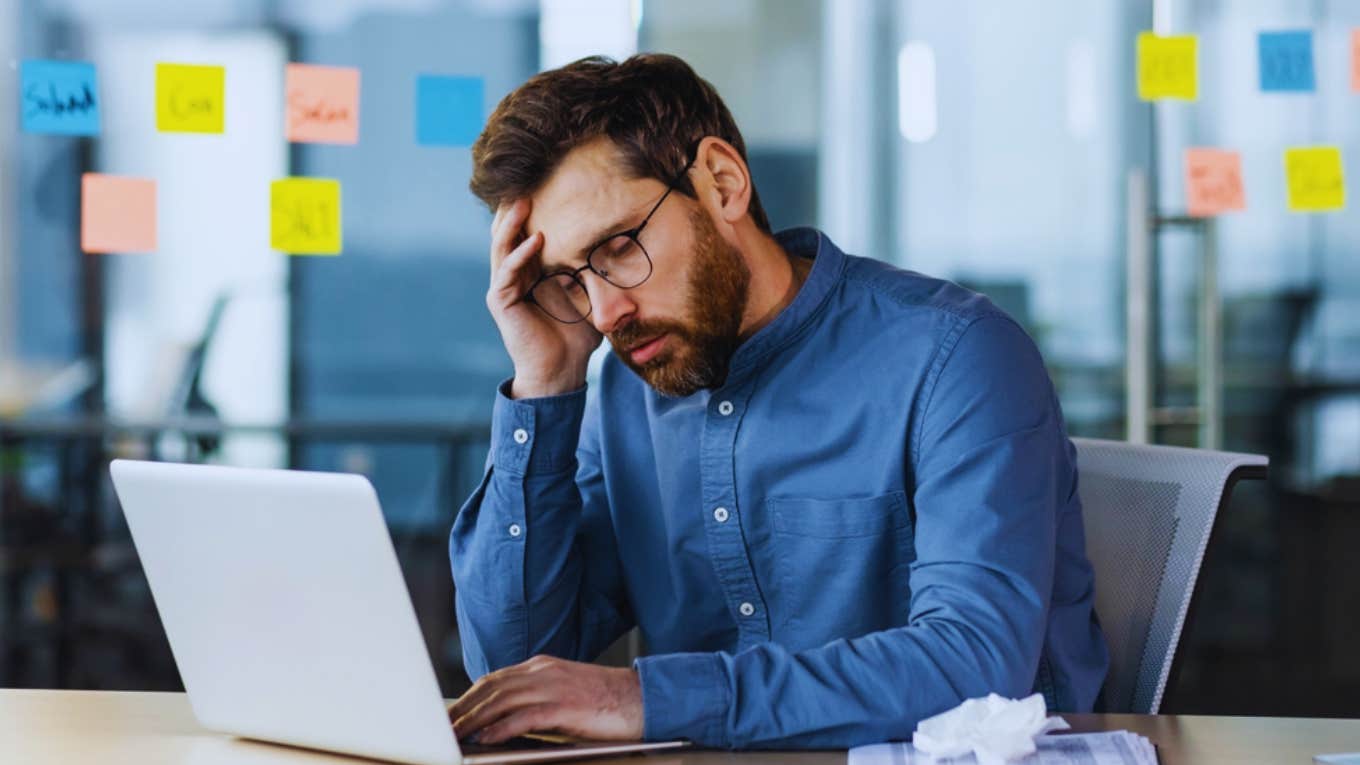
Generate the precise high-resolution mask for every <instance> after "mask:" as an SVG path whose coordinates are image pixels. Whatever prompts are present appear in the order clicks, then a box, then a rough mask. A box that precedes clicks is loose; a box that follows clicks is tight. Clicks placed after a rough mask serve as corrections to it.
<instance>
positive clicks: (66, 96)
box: [19, 60, 99, 135]
mask: <svg viewBox="0 0 1360 765" xmlns="http://www.w3.org/2000/svg"><path fill="white" fill-rule="evenodd" d="M19 81H20V83H21V84H20V86H19V114H20V115H22V117H21V122H22V125H23V129H24V130H25V131H26V132H29V133H55V134H58V135H99V87H98V85H97V83H96V81H95V72H94V64H89V63H86V62H84V61H42V60H32V61H25V62H23V63H22V64H20V65H19Z"/></svg>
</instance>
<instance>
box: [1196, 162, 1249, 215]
mask: <svg viewBox="0 0 1360 765" xmlns="http://www.w3.org/2000/svg"><path fill="white" fill-rule="evenodd" d="M1185 202H1186V211H1187V212H1188V213H1189V214H1190V215H1193V216H1195V217H1206V216H1210V215H1219V214H1221V213H1225V212H1229V211H1231V210H1245V209H1247V194H1246V189H1245V186H1244V185H1243V183H1242V155H1241V154H1239V153H1238V152H1235V151H1225V150H1223V149H1205V148H1190V149H1186V150H1185Z"/></svg>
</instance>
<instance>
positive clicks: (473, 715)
mask: <svg viewBox="0 0 1360 765" xmlns="http://www.w3.org/2000/svg"><path fill="white" fill-rule="evenodd" d="M642 719H643V718H642V684H641V682H640V681H639V680H638V676H637V672H635V671H633V670H632V669H629V668H617V667H602V666H599V665H596V664H583V663H581V662H576V661H567V660H565V659H555V658H552V657H550V656H535V657H534V658H532V659H530V660H528V661H526V662H523V663H522V664H516V665H514V666H512V667H506V668H505V669H501V670H497V671H495V672H491V673H489V674H487V675H484V676H483V677H482V678H481V679H479V680H478V681H477V682H476V683H474V684H473V686H472V688H470V689H468V692H467V693H465V694H463V696H462V697H461V698H459V699H458V700H457V701H456V702H454V704H453V706H452V707H450V708H449V720H450V721H451V722H452V723H453V728H454V732H455V733H456V734H457V735H458V737H459V738H467V737H469V736H471V735H473V734H476V735H477V742H478V743H481V744H498V743H501V742H504V741H506V740H508V739H511V738H514V737H515V736H520V735H523V734H525V733H532V732H535V731H538V732H547V731H553V732H558V733H565V734H567V735H569V736H576V737H578V738H586V739H593V740H597V741H640V740H641V739H642Z"/></svg>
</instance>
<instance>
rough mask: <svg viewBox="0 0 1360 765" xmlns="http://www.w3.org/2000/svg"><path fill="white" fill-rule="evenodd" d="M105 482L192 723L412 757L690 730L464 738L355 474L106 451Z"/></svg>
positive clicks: (500, 753) (494, 753) (425, 759)
mask: <svg viewBox="0 0 1360 765" xmlns="http://www.w3.org/2000/svg"><path fill="white" fill-rule="evenodd" d="M110 472H111V473H112V474H113V485H114V489H115V491H116V492H117V494H118V499H119V501H120V502H121V503H122V506H123V512H124V514H125V515H126V516H127V523H128V528H129V529H130V530H131V532H132V541H133V543H134V544H135V545H136V548H137V554H138V556H139V557H140V558H141V562H142V567H143V568H144V570H145V571H146V577H147V580H148V582H149V583H150V585H151V594H152V596H153V598H154V599H155V602H156V609H157V611H159V613H160V617H161V622H162V623H163V625H164V627H165V633H166V635H167V637H169V640H170V649H171V651H172V652H173V654H174V657H175V664H176V665H178V667H179V672H180V676H181V678H182V679H183V681H184V688H185V690H186V691H187V692H188V694H189V702H190V704H191V706H192V707H193V711H194V715H195V717H197V718H198V721H199V723H200V724H202V725H203V726H204V727H205V728H208V729H210V730H213V731H219V732H222V733H227V734H231V735H235V736H240V737H244V738H250V739H258V740H262V741H269V742H276V743H281V744H288V745H292V746H300V747H307V748H310V749H321V750H327V751H333V752H341V753H344V754H351V755H359V756H362V757H371V758H376V759H382V760H390V761H393V762H402V763H411V764H412V765H459V764H460V763H468V764H469V765H481V764H482V763H531V762H547V761H551V760H563V759H574V758H581V757H595V756H600V755H607V754H616V753H625V752H639V751H646V750H654V749H670V748H675V747H680V746H686V745H687V742H683V741H668V742H652V743H623V744H620V743H604V742H576V743H571V744H547V743H543V742H541V741H540V742H537V743H535V745H534V746H533V747H532V748H518V747H510V748H488V747H479V748H478V749H479V750H480V751H479V753H476V754H474V753H471V752H468V753H464V752H463V751H462V750H460V748H459V745H458V741H457V738H456V737H455V736H454V733H453V728H452V726H451V725H450V723H449V719H448V711H447V706H446V705H445V702H444V700H443V698H442V697H441V695H440V692H439V684H438V682H437V680H436V679H435V674H434V668H433V666H432V665H431V664H430V658H429V654H428V652H427V650H426V647H425V641H424V639H423V637H422V636H421V632H420V627H419V625H418V623H417V622H416V615H415V609H414V608H413V607H412V605H411V599H410V595H409V594H408V593H407V591H406V582H405V580H404V579H403V578H402V573H401V569H400V568H399V566H398V564H397V556H396V553H395V551H394V550H393V547H392V540H391V537H390V536H388V533H387V525H386V523H385V522H384V520H383V515H382V509H381V508H380V507H379V505H378V496H377V494H376V492H374V490H373V486H372V484H370V483H369V482H368V480H367V479H365V478H364V477H362V476H358V475H345V474H340V473H309V472H300V471H291V470H255V469H246V468H228V467H216V466H207V465H177V464H170V463H156V462H140V461H132V460H115V461H114V462H113V463H112V465H111V466H110Z"/></svg>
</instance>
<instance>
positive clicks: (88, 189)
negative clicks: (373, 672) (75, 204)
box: [80, 173, 156, 253]
mask: <svg viewBox="0 0 1360 765" xmlns="http://www.w3.org/2000/svg"><path fill="white" fill-rule="evenodd" d="M80 249H82V250H84V251H85V252H97V253H104V252H155V251H156V182H155V181H154V180H151V179H149V178H128V177H126V176H119V175H101V174H99V173H85V174H84V175H83V176H81V179H80Z"/></svg>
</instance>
